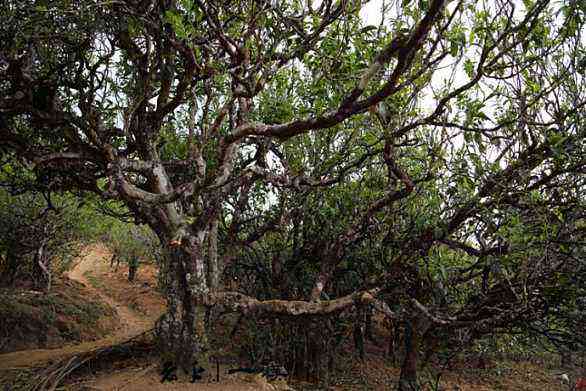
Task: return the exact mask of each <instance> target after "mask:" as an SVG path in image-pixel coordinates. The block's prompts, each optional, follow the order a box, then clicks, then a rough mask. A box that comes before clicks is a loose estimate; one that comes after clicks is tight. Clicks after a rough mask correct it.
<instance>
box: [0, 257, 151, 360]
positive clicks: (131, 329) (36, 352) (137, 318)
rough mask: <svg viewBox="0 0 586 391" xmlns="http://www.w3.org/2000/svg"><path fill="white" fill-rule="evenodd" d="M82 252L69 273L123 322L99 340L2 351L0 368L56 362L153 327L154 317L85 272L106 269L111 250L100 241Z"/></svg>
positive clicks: (71, 277)
mask: <svg viewBox="0 0 586 391" xmlns="http://www.w3.org/2000/svg"><path fill="white" fill-rule="evenodd" d="M82 252H85V255H83V256H81V257H80V258H79V261H78V262H77V264H76V265H75V266H74V267H73V269H72V270H71V271H70V272H69V274H68V277H69V278H70V279H72V280H76V281H78V282H80V283H82V284H83V285H84V286H85V287H86V288H87V289H88V290H89V291H91V292H93V293H95V294H96V295H98V296H99V297H100V299H101V300H103V301H104V302H106V303H108V305H110V306H111V307H112V308H114V309H115V310H116V312H117V313H118V317H119V319H120V325H119V326H118V328H117V329H116V331H115V332H114V334H112V335H110V336H108V337H106V338H102V339H99V340H97V341H88V342H82V343H80V344H75V345H67V346H64V347H62V348H57V349H32V350H20V351H16V352H11V353H6V354H1V355H0V370H7V369H25V368H34V367H40V366H43V365H47V364H50V363H52V362H55V361H57V360H59V359H61V358H63V357H65V356H69V355H72V354H77V353H82V352H86V351H89V350H93V349H96V348H100V347H105V346H110V345H115V344H117V343H120V342H123V341H125V340H127V339H129V338H131V337H134V336H136V335H139V334H141V333H143V332H145V331H147V330H149V329H150V328H152V327H153V322H152V321H151V320H149V319H147V318H145V317H143V316H141V315H139V314H137V313H135V312H134V311H132V310H131V309H129V308H128V307H127V306H126V305H124V304H122V303H120V302H118V301H116V300H114V299H113V298H112V297H111V296H109V295H108V294H107V292H103V291H101V290H100V289H96V288H95V287H93V286H92V285H91V284H90V282H89V281H88V280H87V278H86V277H85V276H84V274H85V273H86V272H88V271H92V272H104V271H106V270H107V268H108V265H107V262H106V259H107V258H108V257H109V252H108V251H107V250H106V249H105V248H104V247H103V246H100V245H93V246H88V247H86V248H85V249H84V250H83V251H82Z"/></svg>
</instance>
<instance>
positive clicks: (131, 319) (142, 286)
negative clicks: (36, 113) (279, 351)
mask: <svg viewBox="0 0 586 391" xmlns="http://www.w3.org/2000/svg"><path fill="white" fill-rule="evenodd" d="M84 253H85V255H84V256H82V257H80V259H79V261H78V262H77V264H76V265H75V267H74V268H73V269H72V270H71V271H70V272H69V275H68V277H69V278H70V279H72V280H76V281H79V282H80V283H82V284H84V285H85V286H86V288H87V290H88V292H91V293H92V294H97V295H98V296H99V297H100V298H101V299H102V300H103V301H105V302H106V303H108V304H109V305H110V306H112V307H113V308H115V310H116V312H117V314H118V317H119V319H120V326H119V327H118V328H117V329H116V330H115V332H114V333H113V334H112V335H110V336H109V337H107V338H103V339H100V340H97V341H89V342H84V343H81V344H76V345H68V346H65V347H63V348H59V349H34V350H26V351H17V352H13V353H8V354H2V355H0V385H2V376H1V373H2V371H3V370H4V371H6V370H19V369H20V370H23V369H27V368H29V369H30V368H34V367H42V366H43V365H48V364H50V363H53V362H56V361H57V360H60V359H63V358H65V357H70V356H73V355H75V354H78V353H81V352H87V351H90V350H92V349H95V348H98V347H105V346H110V345H113V344H117V343H120V342H123V341H125V340H128V339H129V338H131V337H133V336H135V335H139V334H141V333H143V332H145V331H147V330H149V329H151V328H152V327H153V324H154V321H155V320H156V319H157V317H158V316H159V315H160V314H161V313H162V311H163V310H164V300H163V298H162V297H161V295H160V294H159V293H158V292H157V290H156V289H155V287H156V269H155V268H154V267H153V266H152V265H142V266H141V267H140V268H139V270H138V273H137V276H136V278H135V281H133V282H129V281H128V279H127V273H126V271H125V270H124V271H123V270H121V269H120V270H116V269H114V268H113V267H112V266H111V265H110V264H109V260H110V258H111V255H110V253H109V252H108V250H107V249H106V247H105V246H102V245H94V246H90V247H88V248H87V249H86V251H84ZM382 345H383V344H381V343H378V344H377V343H369V344H367V346H366V348H367V350H366V360H365V362H364V363H360V362H358V361H356V360H349V361H348V362H347V363H342V364H340V365H339V366H340V368H339V369H338V370H337V371H336V373H335V374H333V376H332V378H331V381H330V384H331V386H329V387H328V388H324V387H319V386H316V385H315V384H310V383H303V382H300V381H295V380H293V381H292V382H291V384H292V385H293V387H294V388H295V389H296V390H319V389H327V390H332V391H333V390H340V391H341V390H390V389H393V385H394V384H396V381H397V379H398V375H399V369H398V368H396V367H395V366H393V365H392V364H391V363H390V362H388V360H385V358H384V353H383V348H382ZM348 357H352V355H351V354H348ZM460 364H461V365H456V367H455V368H453V369H451V370H449V371H442V376H441V381H440V384H441V388H439V389H442V390H446V391H453V390H460V391H492V390H526V391H530V390H544V391H557V390H559V391H563V390H568V389H569V387H568V386H567V385H563V384H562V383H561V382H560V380H559V378H557V377H556V376H555V374H559V373H562V372H565V371H563V370H561V369H559V368H555V365H552V363H551V362H549V363H547V362H545V361H543V362H537V361H534V362H526V361H522V362H513V361H507V360H501V361H499V362H492V363H489V364H488V365H487V366H486V367H484V368H482V369H480V368H477V367H476V366H475V365H474V364H473V363H472V362H465V361H464V362H461V363H460ZM229 367H231V366H228V365H221V366H220V368H219V373H220V382H215V379H214V377H215V376H216V368H213V369H211V370H208V371H207V372H206V373H205V374H204V378H203V380H202V381H200V382H198V383H197V384H192V383H189V382H188V380H189V377H188V375H187V374H183V373H181V371H178V375H179V381H177V382H173V383H164V384H161V383H160V376H159V369H158V360H157V358H156V357H153V356H152V355H143V356H142V357H133V358H132V359H127V360H121V361H117V362H109V363H105V364H104V365H102V366H101V367H100V368H95V367H94V368H89V369H86V370H85V371H81V372H80V373H78V374H77V375H75V376H73V377H72V378H70V379H69V380H68V381H67V382H66V385H65V387H64V389H67V390H125V391H139V390H188V389H189V390H202V391H208V390H209V391H212V390H213V391H215V390H218V391H219V390H226V391H238V390H242V391H247V390H251V391H252V390H260V391H275V390H287V389H293V388H290V387H289V385H287V384H286V383H276V384H275V383H267V382H266V381H265V380H264V378H262V377H261V376H258V375H257V376H255V375H244V374H235V375H226V370H227V369H228V368H229ZM581 370H582V371H583V370H584V369H583V368H582V369H581ZM579 371H580V368H575V371H574V372H573V373H570V375H571V376H574V377H575V376H576V375H577V374H578V373H579ZM434 373H437V371H435V370H434V368H430V369H429V370H427V371H424V372H423V373H422V379H423V381H424V382H425V381H427V382H428V386H427V388H424V389H426V390H433V389H435V388H432V386H431V383H432V380H433V378H434V377H435V376H434ZM582 375H584V373H582ZM5 389H8V390H13V389H14V390H16V389H18V388H17V387H15V388H10V386H9V387H8V388H5Z"/></svg>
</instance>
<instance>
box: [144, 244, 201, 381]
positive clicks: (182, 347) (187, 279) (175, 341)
mask: <svg viewBox="0 0 586 391" xmlns="http://www.w3.org/2000/svg"><path fill="white" fill-rule="evenodd" d="M191 242H192V243H193V240H191ZM200 249H201V247H197V246H193V245H192V246H190V248H189V249H188V251H189V252H187V251H186V250H185V249H182V248H174V247H170V248H168V252H167V259H166V261H165V264H164V266H165V267H164V270H162V272H163V273H164V278H165V285H166V292H165V293H166V298H167V312H166V313H165V314H163V315H162V316H161V317H160V318H159V320H158V321H157V323H156V325H155V332H156V336H157V342H158V348H159V351H160V357H161V359H162V360H163V361H172V362H174V363H176V365H177V366H178V367H180V368H183V370H184V371H185V372H186V373H188V371H189V370H190V369H191V366H193V365H194V363H195V362H196V361H197V362H198V364H199V365H202V366H206V365H207V364H208V357H207V350H208V345H207V344H208V342H207V335H206V331H205V330H206V327H205V314H206V307H204V306H203V304H202V302H203V300H202V297H203V296H204V295H205V294H207V293H208V292H207V289H208V288H207V283H206V275H205V272H204V266H203V263H202V262H203V257H202V256H200V255H201V252H200Z"/></svg>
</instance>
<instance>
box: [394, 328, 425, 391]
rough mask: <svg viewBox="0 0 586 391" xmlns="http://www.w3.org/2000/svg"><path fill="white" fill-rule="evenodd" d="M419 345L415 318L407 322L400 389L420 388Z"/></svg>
mask: <svg viewBox="0 0 586 391" xmlns="http://www.w3.org/2000/svg"><path fill="white" fill-rule="evenodd" d="M418 347H419V338H418V334H417V325H416V322H415V321H413V320H410V321H409V320H408V321H406V322H405V359H404V360H403V366H402V367H401V376H400V378H399V388H398V390H399V391H416V390H420V387H419V383H418V382H417V350H418Z"/></svg>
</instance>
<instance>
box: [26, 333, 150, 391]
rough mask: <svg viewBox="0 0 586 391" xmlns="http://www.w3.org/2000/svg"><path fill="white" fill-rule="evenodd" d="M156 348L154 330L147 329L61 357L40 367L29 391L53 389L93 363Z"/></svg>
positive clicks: (144, 352)
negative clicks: (102, 345)
mask: <svg viewBox="0 0 586 391" xmlns="http://www.w3.org/2000/svg"><path fill="white" fill-rule="evenodd" d="M154 348H155V344H154V339H153V333H152V330H148V331H145V332H144V333H142V334H139V335H137V336H135V337H132V338H130V339H128V340H126V341H124V342H121V343H119V344H116V345H112V346H104V347H99V348H96V349H93V350H90V351H87V352H83V353H77V354H75V355H71V356H68V357H65V358H63V359H61V360H60V361H58V362H56V363H55V364H52V365H50V366H48V367H45V368H42V369H39V370H38V371H37V373H36V376H35V377H34V378H33V379H32V380H31V383H30V386H29V387H28V388H27V390H28V391H53V390H55V389H56V388H57V387H58V386H59V385H61V384H62V382H63V381H64V380H65V379H66V378H67V377H68V376H70V375H71V374H73V373H74V372H76V371H79V370H80V369H82V368H86V367H88V366H90V365H91V364H96V366H99V365H100V364H101V363H104V362H108V363H112V362H115V361H118V360H124V359H127V358H130V357H136V356H137V355H145V354H148V353H150V352H152V351H153V349H154Z"/></svg>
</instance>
